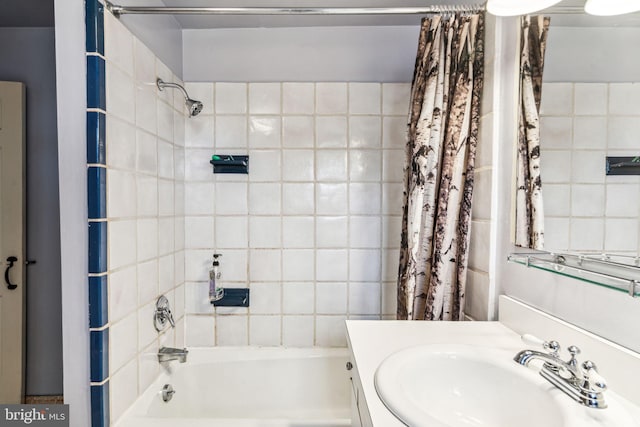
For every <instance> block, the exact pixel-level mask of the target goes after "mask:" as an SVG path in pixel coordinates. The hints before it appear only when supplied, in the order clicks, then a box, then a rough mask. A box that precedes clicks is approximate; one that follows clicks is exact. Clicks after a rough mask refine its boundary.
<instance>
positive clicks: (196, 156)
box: [184, 148, 212, 182]
mask: <svg viewBox="0 0 640 427" xmlns="http://www.w3.org/2000/svg"><path fill="white" fill-rule="evenodd" d="M210 159H211V150H210V149H202V148H187V149H186V150H184V170H185V178H186V180H187V181H189V182H193V181H211V176H212V175H211V163H209V160H210Z"/></svg>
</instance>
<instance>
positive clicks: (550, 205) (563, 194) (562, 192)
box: [542, 184, 571, 217]
mask: <svg viewBox="0 0 640 427" xmlns="http://www.w3.org/2000/svg"><path fill="white" fill-rule="evenodd" d="M542 200H543V203H544V215H545V217H548V216H564V217H568V216H570V215H571V186H570V185H568V184H547V185H544V186H543V188H542Z"/></svg>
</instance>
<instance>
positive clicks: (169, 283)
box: [158, 254, 175, 294]
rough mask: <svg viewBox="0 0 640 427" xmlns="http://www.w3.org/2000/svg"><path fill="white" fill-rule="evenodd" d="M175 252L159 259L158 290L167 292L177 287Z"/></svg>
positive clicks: (162, 292) (163, 292)
mask: <svg viewBox="0 0 640 427" xmlns="http://www.w3.org/2000/svg"><path fill="white" fill-rule="evenodd" d="M174 267H175V263H174V261H173V254H170V255H165V256H163V257H162V258H160V259H158V279H159V280H158V290H159V291H160V293H161V294H166V293H168V292H169V291H170V290H172V289H173V288H174V287H175V274H174V271H173V269H174Z"/></svg>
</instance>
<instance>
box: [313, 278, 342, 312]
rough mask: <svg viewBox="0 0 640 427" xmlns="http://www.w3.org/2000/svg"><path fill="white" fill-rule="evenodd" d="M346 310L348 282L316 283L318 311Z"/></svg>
mask: <svg viewBox="0 0 640 427" xmlns="http://www.w3.org/2000/svg"><path fill="white" fill-rule="evenodd" d="M346 312H347V284H346V283H319V284H317V285H316V313H318V314H345V313H346Z"/></svg>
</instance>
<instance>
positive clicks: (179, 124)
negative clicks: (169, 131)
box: [173, 111, 193, 147]
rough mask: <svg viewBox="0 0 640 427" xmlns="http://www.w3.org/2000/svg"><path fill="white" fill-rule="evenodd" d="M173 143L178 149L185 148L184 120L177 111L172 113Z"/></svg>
mask: <svg viewBox="0 0 640 427" xmlns="http://www.w3.org/2000/svg"><path fill="white" fill-rule="evenodd" d="M191 121H193V120H191ZM173 143H174V144H175V145H176V146H178V147H184V146H185V118H184V116H183V115H182V114H181V113H178V112H177V111H174V112H173Z"/></svg>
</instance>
